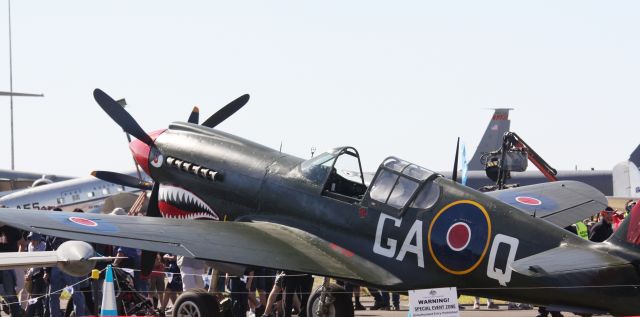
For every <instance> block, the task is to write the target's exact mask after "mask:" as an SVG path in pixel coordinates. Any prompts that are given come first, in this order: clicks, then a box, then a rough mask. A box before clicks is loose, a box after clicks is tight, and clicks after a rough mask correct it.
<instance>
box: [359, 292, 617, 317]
mask: <svg viewBox="0 0 640 317" xmlns="http://www.w3.org/2000/svg"><path fill="white" fill-rule="evenodd" d="M361 302H362V305H364V306H365V307H371V306H373V298H372V297H369V296H366V297H362V298H361ZM498 306H499V308H498V309H486V308H485V307H484V305H483V306H482V307H481V308H480V309H477V310H475V309H473V306H471V305H463V306H462V307H464V308H465V309H464V310H460V316H462V317H493V316H497V317H535V316H537V315H538V309H537V307H534V309H531V310H508V309H507V305H498ZM400 309H401V310H357V311H356V312H355V315H356V316H360V317H400V316H402V317H406V316H408V314H409V303H408V302H406V301H401V302H400ZM562 315H564V316H565V317H570V316H577V315H574V314H572V313H562ZM598 317H610V315H599V316H598Z"/></svg>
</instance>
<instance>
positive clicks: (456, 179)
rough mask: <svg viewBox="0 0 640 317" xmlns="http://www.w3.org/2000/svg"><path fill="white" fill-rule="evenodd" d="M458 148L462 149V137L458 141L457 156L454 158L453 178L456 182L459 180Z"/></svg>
mask: <svg viewBox="0 0 640 317" xmlns="http://www.w3.org/2000/svg"><path fill="white" fill-rule="evenodd" d="M458 149H460V138H459V137H458V143H456V158H455V159H454V160H453V173H452V174H451V179H452V180H453V181H454V182H457V181H458Z"/></svg>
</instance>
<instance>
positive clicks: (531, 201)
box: [516, 196, 542, 206]
mask: <svg viewBox="0 0 640 317" xmlns="http://www.w3.org/2000/svg"><path fill="white" fill-rule="evenodd" d="M516 201H517V202H519V203H521V204H525V205H530V206H539V205H542V201H540V199H537V198H533V197H526V196H518V197H516Z"/></svg>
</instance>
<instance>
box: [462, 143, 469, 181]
mask: <svg viewBox="0 0 640 317" xmlns="http://www.w3.org/2000/svg"><path fill="white" fill-rule="evenodd" d="M460 147H462V185H465V186H466V185H467V166H468V165H469V162H467V148H466V147H465V146H464V142H460Z"/></svg>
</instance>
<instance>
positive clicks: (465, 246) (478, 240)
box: [427, 200, 491, 275]
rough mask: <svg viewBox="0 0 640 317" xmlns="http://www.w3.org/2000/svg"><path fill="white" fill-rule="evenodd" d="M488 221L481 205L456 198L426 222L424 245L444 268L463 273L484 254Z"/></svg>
mask: <svg viewBox="0 0 640 317" xmlns="http://www.w3.org/2000/svg"><path fill="white" fill-rule="evenodd" d="M490 238H491V220H490V219H489V214H488V213H487V211H486V210H485V208H484V207H482V205H480V204H478V203H477V202H475V201H471V200H459V201H456V202H453V203H451V204H449V205H447V206H445V207H444V208H442V209H441V210H440V211H439V212H438V213H437V214H436V215H435V216H434V217H433V220H432V221H431V224H430V225H429V234H428V241H427V245H428V246H429V253H430V254H431V257H432V258H433V260H434V261H435V262H436V264H437V265H438V266H439V267H440V268H441V269H443V270H444V271H446V272H448V273H451V274H455V275H464V274H467V273H470V272H472V271H473V270H475V268H476V267H478V265H480V263H481V262H482V259H483V258H484V256H485V255H486V253H487V249H488V247H489V242H490Z"/></svg>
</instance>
